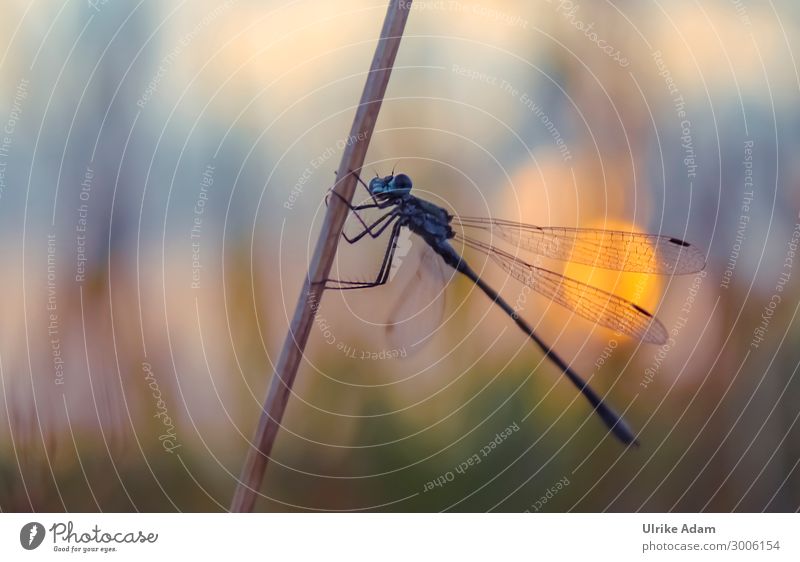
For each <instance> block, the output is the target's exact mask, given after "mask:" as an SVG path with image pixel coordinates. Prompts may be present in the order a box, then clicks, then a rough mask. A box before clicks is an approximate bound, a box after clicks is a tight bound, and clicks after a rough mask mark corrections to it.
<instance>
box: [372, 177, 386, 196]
mask: <svg viewBox="0 0 800 562" xmlns="http://www.w3.org/2000/svg"><path fill="white" fill-rule="evenodd" d="M385 188H386V182H384V181H383V180H382V179H381V178H372V179H371V180H370V182H369V190H370V191H371V192H372V193H381V192H383V191H385Z"/></svg>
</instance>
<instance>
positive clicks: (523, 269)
mask: <svg viewBox="0 0 800 562" xmlns="http://www.w3.org/2000/svg"><path fill="white" fill-rule="evenodd" d="M459 239H460V240H462V241H463V242H464V243H465V244H466V245H467V246H468V247H470V248H473V249H476V250H478V251H481V252H483V253H485V254H487V255H488V256H489V257H490V258H491V259H492V260H493V261H494V262H496V263H497V264H498V265H499V266H500V267H502V268H503V269H504V270H505V271H506V272H507V273H508V274H509V275H511V276H512V277H513V278H514V279H516V280H518V281H520V282H521V283H523V284H524V285H527V286H528V287H530V288H531V289H533V290H534V291H536V292H537V293H539V294H541V295H544V296H545V297H547V298H549V299H551V300H553V301H554V302H557V303H558V304H560V305H562V306H564V307H566V308H568V309H569V310H571V311H573V312H575V313H576V314H578V315H580V316H583V317H584V318H586V319H587V320H591V321H592V322H595V323H597V324H600V325H601V326H605V327H606V328H610V329H612V330H615V331H617V332H620V333H622V334H626V335H628V336H631V337H634V338H637V339H640V340H642V341H645V342H648V343H657V344H663V343H665V342H666V341H667V331H666V329H665V328H664V326H663V325H662V324H661V322H659V321H658V320H657V319H656V318H654V317H653V316H652V315H651V314H650V313H649V312H647V311H646V310H644V309H643V308H641V307H640V306H638V305H636V304H634V303H632V302H630V301H629V300H626V299H623V298H621V297H618V296H617V295H614V294H612V293H609V292H607V291H603V290H602V289H598V288H597V287H592V286H591V285H587V284H586V283H582V282H580V281H578V280H576V279H572V278H570V277H565V276H563V275H561V274H559V273H556V272H554V271H550V270H548V269H544V268H542V267H537V266H535V265H532V264H529V263H527V262H525V261H522V260H520V259H517V258H516V257H515V256H513V255H511V254H509V253H508V252H505V251H503V250H500V249H499V248H495V247H494V246H491V245H490V244H486V243H484V242H480V241H477V240H472V239H470V238H467V237H464V236H460V235H459Z"/></svg>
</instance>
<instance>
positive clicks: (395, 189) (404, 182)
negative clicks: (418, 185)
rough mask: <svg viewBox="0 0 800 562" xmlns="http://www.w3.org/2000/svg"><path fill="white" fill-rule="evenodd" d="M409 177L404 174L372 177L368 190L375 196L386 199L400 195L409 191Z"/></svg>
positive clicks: (410, 183) (410, 185)
mask: <svg viewBox="0 0 800 562" xmlns="http://www.w3.org/2000/svg"><path fill="white" fill-rule="evenodd" d="M411 187H412V182H411V178H410V177H408V176H407V175H406V174H397V175H391V176H385V177H382V178H381V177H376V178H372V180H371V181H370V182H369V190H370V192H371V193H372V194H373V195H375V196H377V197H385V198H387V199H389V198H393V197H401V196H403V195H408V194H409V193H411Z"/></svg>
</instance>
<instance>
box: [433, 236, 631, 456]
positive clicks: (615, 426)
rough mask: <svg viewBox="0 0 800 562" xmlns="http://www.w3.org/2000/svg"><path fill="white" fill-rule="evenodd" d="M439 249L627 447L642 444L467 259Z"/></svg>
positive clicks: (445, 247)
mask: <svg viewBox="0 0 800 562" xmlns="http://www.w3.org/2000/svg"><path fill="white" fill-rule="evenodd" d="M437 246H438V247H434V249H435V250H436V252H437V253H438V254H439V255H440V256H442V259H444V261H445V262H446V263H447V264H448V265H450V266H451V267H452V268H454V269H455V270H456V271H459V272H461V273H462V274H464V275H466V276H467V277H468V278H469V279H470V280H471V281H472V282H473V283H475V285H477V286H478V287H480V289H481V290H482V291H483V292H484V293H486V296H488V297H489V298H490V299H492V301H493V302H494V303H495V304H497V306H499V307H500V308H502V309H503V310H504V311H505V312H506V313H507V314H508V315H509V316H511V318H513V320H514V322H516V324H517V326H519V327H520V329H521V330H522V331H523V332H525V334H527V336H528V337H529V338H530V339H531V340H533V342H534V343H535V344H536V345H538V346H539V349H541V350H542V351H543V352H544V354H545V355H546V356H547V357H548V358H549V359H550V360H551V361H552V362H553V363H555V364H556V365H557V366H558V368H559V369H561V371H562V372H563V373H564V374H565V375H567V378H568V379H569V380H570V381H572V384H574V385H575V386H576V387H577V388H578V390H580V391H581V393H582V394H583V395H584V396H585V397H586V399H587V400H588V401H589V403H590V404H591V405H592V407H593V408H594V411H595V412H596V413H597V415H598V416H600V419H602V420H603V422H604V423H605V424H606V426H608V428H609V429H610V430H611V432H612V433H613V434H614V435H615V436H616V437H617V438H618V439H619V440H620V441H622V442H623V443H625V444H626V445H635V446H638V445H639V443H638V441H636V437H635V436H634V435H633V431H631V429H630V428H629V427H628V425H627V424H626V423H625V421H624V420H623V419H622V418H621V417H620V416H619V415H618V414H617V413H616V412H614V410H612V409H611V408H610V407H609V406H607V405H606V403H605V402H603V399H602V398H600V396H598V395H597V393H596V392H595V391H594V390H592V388H591V387H590V386H589V383H587V382H586V381H584V380H583V378H581V376H580V375H578V373H576V372H575V371H573V370H572V368H571V367H570V366H569V365H567V363H566V362H565V361H564V360H563V359H562V358H561V357H560V356H559V355H557V354H556V353H555V352H554V351H553V350H552V349H550V347H549V346H548V345H547V344H545V343H544V341H542V339H541V338H539V336H537V335H536V333H535V332H534V331H533V328H531V327H530V326H529V325H528V323H527V322H526V321H525V320H524V319H523V318H522V317H520V315H519V314H517V312H516V311H515V310H514V309H513V308H511V306H510V305H509V304H508V303H507V302H506V301H505V299H503V297H501V296H500V295H499V294H498V293H497V291H495V290H494V289H492V288H491V287H490V286H489V285H487V284H486V283H484V281H483V279H481V278H480V277H479V276H478V274H477V273H475V272H474V271H473V270H472V268H471V267H470V266H469V265H468V264H467V262H465V261H464V259H463V258H462V257H461V256H460V255H458V252H456V251H455V250H454V249H453V247H452V246H450V244H448V243H447V242H443V243H440V244H438V245H437Z"/></svg>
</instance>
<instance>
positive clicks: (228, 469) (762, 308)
mask: <svg viewBox="0 0 800 562" xmlns="http://www.w3.org/2000/svg"><path fill="white" fill-rule="evenodd" d="M4 12H5V13H4V17H3V18H2V19H0V69H2V74H1V75H2V82H0V127H1V128H2V133H0V229H2V234H3V244H2V245H0V252H2V263H4V264H5V265H4V267H3V269H2V271H1V272H0V288H1V289H2V290H0V307H1V309H2V312H3V313H2V315H1V316H0V395H2V400H0V411H2V419H3V420H4V422H3V423H2V424H0V450H2V454H0V509H2V510H3V511H29V510H36V511H99V510H102V511H178V510H180V511H209V510H211V511H215V510H225V509H227V507H228V506H229V503H230V499H231V496H232V493H233V490H234V486H235V483H236V480H237V478H238V475H239V472H240V469H241V464H242V462H243V460H244V457H245V454H246V451H247V450H248V448H249V441H250V439H251V436H252V434H253V431H254V429H255V427H256V424H257V421H258V418H259V415H260V413H261V404H262V401H263V398H264V395H265V392H266V389H267V387H268V384H269V380H270V377H271V376H272V366H273V364H274V362H275V361H276V360H277V357H278V354H279V352H280V347H281V345H282V343H283V339H284V337H285V334H286V330H287V326H288V319H289V318H290V317H291V315H292V314H293V311H294V307H295V305H296V302H297V298H298V295H299V291H300V288H301V286H302V282H303V277H304V275H305V272H306V269H307V265H308V262H309V259H310V255H311V253H312V251H313V247H314V244H315V242H316V236H317V234H318V232H319V228H320V225H321V222H322V217H323V215H324V210H325V207H324V195H325V191H326V190H327V189H328V188H329V187H330V186H331V185H332V184H333V182H334V179H335V178H334V171H335V170H336V168H337V167H338V163H339V159H340V157H341V154H342V150H343V148H344V145H345V142H346V136H347V133H348V131H349V129H350V125H351V123H352V118H353V114H354V109H355V105H356V104H357V102H358V99H359V96H360V94H361V90H362V87H363V84H364V80H365V76H366V71H367V69H368V67H369V63H370V60H371V58H372V55H373V52H374V48H375V44H376V38H377V36H378V34H379V31H380V27H381V24H382V21H383V17H384V14H385V3H384V2H376V1H341V2H328V3H322V2H309V1H258V2H256V1H253V0H238V1H237V0H228V1H225V0H196V1H194V2H191V3H184V2H156V1H153V0H142V1H139V2H115V1H107V0H89V1H88V2H87V1H75V2H59V3H33V2H29V1H24V0H12V1H10V2H6V3H5V5H4ZM799 24H800V8H798V6H797V3H796V2H793V1H791V0H778V1H775V2H771V3H753V2H736V1H728V0H713V1H708V2H703V3H697V2H689V1H682V0H675V1H673V2H669V3H667V4H663V3H661V4H659V3H655V2H638V1H633V0H615V1H614V2H588V1H584V2H578V1H577V0H576V1H572V2H570V1H567V0H564V1H560V0H552V1H544V0H539V1H536V2H528V1H525V2H523V1H521V0H520V1H511V0H507V1H493V2H488V1H485V2H483V1H478V2H472V1H471V0H444V1H432V0H428V1H420V0H416V1H415V2H414V7H413V9H412V11H411V14H410V17H409V21H408V26H407V28H406V34H405V37H404V39H403V43H402V46H401V49H400V52H399V55H398V58H397V63H396V67H395V69H394V72H393V74H392V79H391V82H390V84H389V88H388V91H387V95H386V100H385V101H384V104H383V107H382V110H381V113H380V118H379V120H378V125H377V129H376V132H375V135H374V137H373V139H372V142H371V145H370V150H369V152H368V155H367V161H366V164H365V167H364V175H365V176H372V175H373V174H374V173H375V172H377V173H380V174H388V173H389V172H390V170H391V169H392V168H393V167H394V168H395V170H396V171H403V172H405V173H407V174H409V175H410V176H411V177H412V178H413V179H414V182H415V191H416V192H417V195H420V196H423V197H425V198H428V199H430V200H432V201H434V202H437V203H438V204H441V205H443V206H446V207H447V208H449V209H451V210H452V211H453V212H458V213H462V214H464V215H481V216H494V217H503V218H507V219H511V220H517V221H524V222H531V223H534V224H540V225H561V226H582V227H588V226H593V227H601V228H617V229H623V230H637V231H648V232H654V233H662V234H668V235H670V236H675V237H678V238H683V239H686V240H689V241H691V242H692V243H694V244H696V245H698V246H699V247H701V248H702V249H703V251H704V252H707V255H708V265H707V267H706V269H705V270H704V271H703V272H702V273H700V274H696V275H695V274H693V275H687V276H680V277H678V276H676V277H673V278H670V277H655V276H646V275H639V274H619V273H612V272H605V271H601V270H592V269H591V268H586V267H578V266H576V265H573V264H551V265H550V266H551V267H558V268H561V269H559V271H563V272H565V273H567V274H568V275H571V276H574V277H576V278H579V279H582V280H584V281H590V282H591V283H593V284H595V285H598V286H601V287H604V288H606V289H608V290H613V291H614V292H616V293H618V294H620V295H622V296H625V297H626V298H628V299H631V300H634V301H635V302H637V303H639V304H640V305H641V306H643V307H645V308H647V309H648V310H651V311H654V313H656V314H657V316H658V317H659V318H660V319H661V321H662V322H663V323H664V325H665V326H666V328H667V330H668V331H669V333H670V336H671V337H670V340H669V341H668V343H667V344H665V345H664V346H656V345H646V344H640V343H639V342H636V341H633V340H630V339H628V338H625V337H624V336H621V335H618V334H614V333H613V332H611V331H608V330H606V329H604V328H602V327H597V326H593V325H592V324H591V323H589V322H587V321H584V320H582V319H580V318H578V317H576V316H573V315H571V314H570V313H569V312H567V311H566V310H564V309H562V308H561V307H558V306H557V305H554V304H551V303H549V302H548V301H547V300H545V299H540V298H539V297H537V296H535V295H533V294H530V293H527V292H526V291H525V290H523V288H522V287H521V285H519V284H518V283H516V282H515V281H514V280H513V279H510V278H508V276H506V275H504V274H503V272H502V271H500V270H499V268H494V269H492V268H491V267H490V265H489V264H486V271H485V272H484V273H485V275H486V278H487V279H488V280H489V281H491V282H492V283H493V284H494V285H496V286H497V287H498V289H499V290H501V292H502V293H503V294H504V295H505V296H506V297H507V300H509V301H510V302H512V303H515V304H517V305H519V306H520V307H521V308H522V309H523V314H524V316H525V317H526V318H528V319H529V321H530V322H531V323H532V324H533V325H534V326H536V328H537V330H538V331H539V332H540V333H541V335H542V337H543V338H544V339H545V340H546V341H547V342H549V343H551V344H552V345H553V346H554V347H555V349H556V350H558V351H559V352H560V353H561V354H563V355H564V356H565V357H567V358H568V359H570V360H572V361H574V364H575V366H576V368H577V369H578V370H579V371H580V372H581V373H583V374H584V376H586V377H588V378H591V382H592V385H593V386H594V387H595V388H596V389H597V390H598V391H599V392H600V393H601V394H603V395H606V397H607V399H608V400H609V402H610V403H611V404H613V405H614V407H615V408H616V409H617V410H618V411H621V412H624V413H625V417H626V419H627V420H628V423H629V424H630V425H631V426H632V427H633V428H634V429H636V430H637V431H638V432H640V433H639V439H640V441H641V447H640V448H639V449H638V450H631V451H625V450H624V448H623V447H621V446H620V445H619V444H618V443H617V442H615V441H614V440H613V439H612V438H611V437H610V436H609V435H607V433H606V431H605V429H604V427H603V425H602V424H601V423H600V422H599V421H598V420H597V419H596V418H595V417H594V416H593V414H592V413H591V411H590V409H589V407H588V406H587V404H586V403H585V401H584V400H583V399H582V398H581V397H579V396H578V394H577V392H576V391H575V389H574V388H573V387H572V386H571V385H570V384H569V383H568V382H567V381H565V380H563V377H561V376H560V375H559V372H558V371H557V370H556V369H555V368H554V367H553V366H552V365H550V364H549V363H547V362H546V361H545V360H544V359H543V357H542V354H541V353H540V352H539V351H538V350H537V349H536V348H535V347H534V346H533V345H531V344H530V343H529V342H528V341H526V340H525V339H524V337H523V336H522V335H521V334H520V333H519V331H518V330H517V329H516V328H515V327H514V326H513V324H512V323H511V322H510V321H509V319H508V318H507V317H506V316H505V315H503V314H502V313H501V312H500V311H498V310H496V309H495V308H494V307H493V306H492V305H491V303H490V302H489V301H488V299H486V298H485V297H484V296H483V295H482V294H480V293H478V292H476V291H475V290H474V289H473V288H472V287H471V286H470V285H469V283H468V282H466V281H465V280H462V279H455V278H454V279H453V280H452V282H451V283H450V284H449V287H448V290H447V292H446V293H445V294H444V295H441V296H439V297H437V295H436V294H435V293H433V297H431V298H434V297H437V298H439V299H443V300H437V301H436V303H434V304H436V306H439V304H437V303H444V321H443V323H442V324H441V326H440V328H439V329H438V330H435V331H433V332H431V333H430V334H428V333H427V332H424V335H430V337H428V338H427V341H426V344H425V345H413V342H412V343H408V342H402V341H395V339H396V338H394V339H393V337H392V334H387V331H386V329H385V325H386V320H387V318H388V316H389V314H390V313H391V311H392V309H393V306H394V303H395V302H396V301H397V299H398V298H399V297H400V296H401V295H402V292H403V289H404V287H405V286H406V285H407V284H408V283H419V279H418V277H416V275H417V271H418V269H417V266H418V264H419V250H420V248H419V246H420V242H419V241H418V240H414V239H413V238H412V237H407V238H405V239H403V251H402V252H401V254H402V255H401V256H400V257H401V259H400V260H398V262H399V263H398V267H397V269H396V271H395V272H393V274H392V279H391V281H390V282H389V283H388V284H387V285H386V286H385V287H382V288H378V289H373V290H370V291H349V292H344V293H336V292H326V293H325V295H324V299H323V301H322V303H321V306H320V309H319V315H318V320H317V323H316V325H315V327H314V329H313V330H312V334H311V338H310V341H309V344H308V347H307V350H306V357H305V360H304V362H303V363H302V365H301V367H300V371H299V373H298V377H297V381H296V385H295V388H294V395H293V397H292V399H291V401H290V404H289V408H288V411H287V415H286V418H285V419H284V427H283V429H282V431H281V433H280V434H279V436H278V439H277V442H276V444H275V448H274V450H273V462H272V463H271V464H270V466H269V469H268V471H267V474H266V478H265V481H264V485H263V487H262V490H261V491H262V493H263V498H262V499H261V500H260V502H259V503H258V505H257V508H258V509H260V510H265V511H303V510H314V511H326V510H333V511H341V510H391V511H440V510H455V511H487V510H493V511H526V510H527V511H636V510H642V511H671V510H675V511H732V510H733V511H762V510H766V511H789V510H791V511H794V510H797V509H798V507H800V469H798V463H800V428H798V426H797V421H798V416H800V405H798V400H797V396H798V393H799V392H800V382H799V381H798V380H797V379H798V377H797V375H798V365H799V364H800V350H798V348H797V347H796V346H795V344H796V342H797V340H798V336H800V329H798V321H797V318H796V316H797V311H798V293H800V286H799V285H798V283H797V280H798V279H800V271H798V268H799V267H800V264H799V263H798V262H800V256H798V254H796V251H797V244H798V240H799V239H800V217H798V212H799V211H800V190H798V181H799V180H800V164H799V163H798V158H797V157H796V154H797V151H798V149H799V148H800V113H798V111H797V107H798V94H799V93H800V75H798V69H797V62H796V61H797V55H798V54H800V48H799V47H798V44H797V40H796V39H797V37H798V36H800V35H798V31H800V30H799V29H798V25H799ZM346 250H348V249H346V248H344V247H343V248H342V249H341V250H340V251H341V260H342V261H341V262H339V263H338V265H337V267H338V268H339V270H340V271H341V272H342V274H343V276H345V277H347V276H349V277H350V278H366V277H368V276H369V272H370V269H371V268H374V265H375V264H376V263H377V262H378V260H379V259H380V252H381V249H380V248H371V249H362V250H360V251H359V252H358V255H355V256H354V255H350V256H348V255H346V254H347V251H346ZM470 257H472V258H473V259H474V260H475V261H476V264H477V266H476V267H481V268H482V266H483V265H484V264H483V263H482V262H480V260H478V258H477V257H476V256H471V254H469V253H467V258H468V259H469V258H470ZM345 260H347V261H346V262H345ZM345 264H346V265H345ZM431 302H432V301H431ZM423 304H426V303H423ZM428 304H429V303H428ZM419 329H420V330H421V329H422V328H419ZM415 330H416V328H413V329H412V330H410V331H411V332H412V334H413V333H414V331H415ZM419 333H423V332H418V334H419ZM6 422H7V423H6ZM470 459H472V460H471V461H470Z"/></svg>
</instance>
